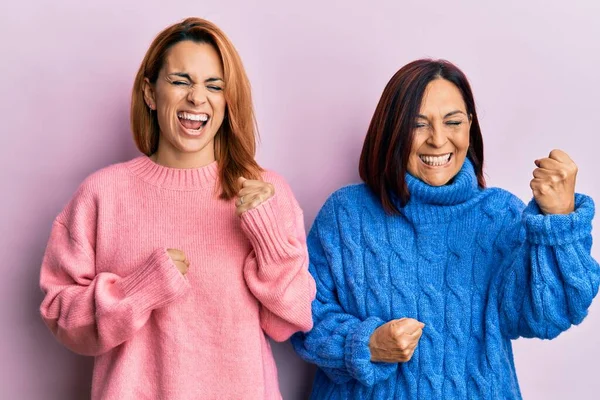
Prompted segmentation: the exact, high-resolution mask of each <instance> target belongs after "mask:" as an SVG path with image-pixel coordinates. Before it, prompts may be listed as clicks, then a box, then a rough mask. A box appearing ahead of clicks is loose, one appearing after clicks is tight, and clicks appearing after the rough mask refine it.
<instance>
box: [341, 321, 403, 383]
mask: <svg viewBox="0 0 600 400" xmlns="http://www.w3.org/2000/svg"><path fill="white" fill-rule="evenodd" d="M383 324H385V321H383V320H382V319H380V318H377V317H369V318H367V319H366V320H365V321H363V322H361V323H359V324H358V325H357V326H356V327H355V328H354V329H353V330H352V331H350V332H349V333H348V336H346V348H345V361H346V368H347V369H348V372H349V373H350V375H352V376H353V377H354V378H356V379H357V380H358V381H359V382H361V383H362V384H363V385H366V386H373V385H374V384H375V383H377V382H379V381H382V380H385V379H388V378H389V377H390V375H391V374H392V373H393V372H394V371H395V370H396V369H397V368H398V364H397V363H381V362H373V361H371V350H370V349H369V341H370V340H371V335H373V332H375V330H376V329H377V328H379V327H380V326H381V325H383Z"/></svg>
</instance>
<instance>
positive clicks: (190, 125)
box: [177, 112, 210, 135]
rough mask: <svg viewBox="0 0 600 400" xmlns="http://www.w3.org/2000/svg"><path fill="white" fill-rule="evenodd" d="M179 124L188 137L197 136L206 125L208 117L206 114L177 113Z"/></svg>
mask: <svg viewBox="0 0 600 400" xmlns="http://www.w3.org/2000/svg"><path fill="white" fill-rule="evenodd" d="M177 118H179V122H180V123H181V125H182V126H183V127H184V128H185V129H186V131H187V132H188V133H189V134H190V135H199V134H200V133H201V132H202V129H203V128H204V127H205V126H206V124H207V123H208V120H209V119H210V116H209V115H208V114H204V113H202V114H192V113H188V112H179V113H177Z"/></svg>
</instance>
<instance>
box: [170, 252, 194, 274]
mask: <svg viewBox="0 0 600 400" xmlns="http://www.w3.org/2000/svg"><path fill="white" fill-rule="evenodd" d="M167 254H168V255H169V257H171V261H173V264H175V266H176V267H177V269H178V270H179V272H180V273H181V275H184V276H185V274H187V272H188V268H189V267H190V262H189V261H188V259H187V257H186V256H185V253H184V252H183V251H181V250H177V249H167Z"/></svg>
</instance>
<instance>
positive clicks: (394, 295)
mask: <svg viewBox="0 0 600 400" xmlns="http://www.w3.org/2000/svg"><path fill="white" fill-rule="evenodd" d="M535 166H536V168H535V169H534V171H533V180H532V181H531V189H532V192H533V200H532V201H531V202H530V203H529V205H527V206H525V205H524V204H523V203H522V202H521V201H520V200H519V199H518V198H517V197H516V196H514V195H512V194H511V193H508V192H507V191H505V190H502V189H496V188H486V186H485V180H484V177H483V172H482V167H483V140H482V136H481V129H480V127H479V122H478V120H477V112H476V110H475V102H474V100H473V94H472V92H471V88H470V86H469V83H468V81H467V79H466V77H465V75H464V74H463V73H462V72H461V71H460V70H459V69H457V68H456V67H455V66H454V65H452V64H451V63H449V62H446V61H432V60H418V61H415V62H412V63H410V64H408V65H406V66H405V67H403V68H402V69H400V71H398V72H397V73H396V74H395V75H394V77H393V78H392V79H391V80H390V82H389V83H388V85H387V87H386V88H385V90H384V92H383V95H382V97H381V100H380V102H379V104H378V106H377V109H376V111H375V114H374V116H373V119H372V121H371V124H370V126H369V130H368V132H367V137H366V139H365V143H364V147H363V150H362V155H361V159H360V176H361V178H362V180H363V181H364V182H365V183H364V184H359V185H352V186H347V187H345V188H342V189H340V190H338V191H337V192H335V193H334V194H333V195H332V196H331V197H330V198H329V199H328V200H327V202H326V203H325V205H324V206H323V208H322V209H321V211H320V212H319V215H318V216H317V218H316V220H315V223H314V225H313V227H312V230H311V232H310V234H309V237H308V247H309V253H310V271H311V273H312V274H313V276H314V278H315V280H316V282H317V298H316V300H315V301H314V302H313V317H314V328H313V330H312V331H311V332H309V333H306V334H303V333H300V334H297V335H296V336H294V337H293V340H292V341H293V344H294V347H295V349H296V351H297V352H298V353H299V354H300V356H301V357H302V358H304V359H305V360H306V361H309V362H311V363H314V364H316V365H317V366H318V367H319V370H318V372H317V375H316V377H315V382H314V387H313V392H312V398H314V399H406V400H417V399H426V400H429V399H435V400H437V399H444V400H452V399H521V393H520V390H519V386H518V383H517V376H516V374H515V366H514V362H513V355H512V347H511V340H512V339H516V338H518V337H520V336H522V337H528V338H530V337H538V338H544V339H552V338H554V337H556V336H557V335H559V334H560V333H561V332H563V331H565V330H566V329H568V328H569V327H570V326H571V325H573V324H579V323H580V322H581V321H582V320H583V319H584V317H585V316H586V314H587V309H588V307H589V306H590V304H591V302H592V300H593V298H594V296H595V295H596V293H597V291H598V283H599V280H600V268H599V266H598V263H597V262H596V261H595V260H594V259H593V258H592V256H591V255H590V251H591V246H592V236H591V230H592V225H591V223H592V217H593V215H594V204H593V201H592V199H591V198H589V197H587V196H584V195H581V194H575V177H576V173H577V167H576V165H575V163H574V162H573V161H572V160H571V159H570V158H569V156H568V155H567V154H566V153H564V152H562V151H560V150H553V151H552V152H551V153H550V155H549V156H548V157H546V158H541V159H539V160H536V161H535Z"/></svg>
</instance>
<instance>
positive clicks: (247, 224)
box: [241, 177, 315, 342]
mask: <svg viewBox="0 0 600 400" xmlns="http://www.w3.org/2000/svg"><path fill="white" fill-rule="evenodd" d="M273 184H274V186H275V195H274V196H273V197H272V198H270V199H268V200H267V201H265V202H264V203H262V204H261V205H259V206H258V207H257V208H254V209H252V210H249V211H247V212H245V213H244V214H242V215H241V224H242V229H243V231H244V232H245V234H246V236H247V237H248V239H249V240H250V242H251V244H252V251H251V253H250V254H249V256H248V257H247V259H246V262H245V265H244V278H245V280H246V284H247V285H248V288H249V289H250V291H251V292H252V294H253V295H254V296H255V297H256V298H257V299H258V301H259V302H260V305H261V308H260V323H261V327H262V329H263V330H264V331H265V333H266V334H267V335H269V336H270V337H271V338H272V339H274V340H276V341H278V342H282V341H285V340H287V339H289V337H290V336H291V335H292V334H293V333H294V332H298V331H308V330H310V329H311V328H312V316H311V308H310V307H311V302H312V300H313V299H314V297H315V283H314V280H313V278H312V276H311V275H310V273H309V272H308V253H307V249H306V239H305V231H304V217H303V213H302V210H301V209H300V206H299V205H298V203H297V202H296V199H295V198H294V195H293V194H292V191H291V189H290V188H289V187H288V186H287V184H286V183H285V182H284V181H283V179H282V178H279V177H278V179H275V181H274V182H273Z"/></svg>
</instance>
